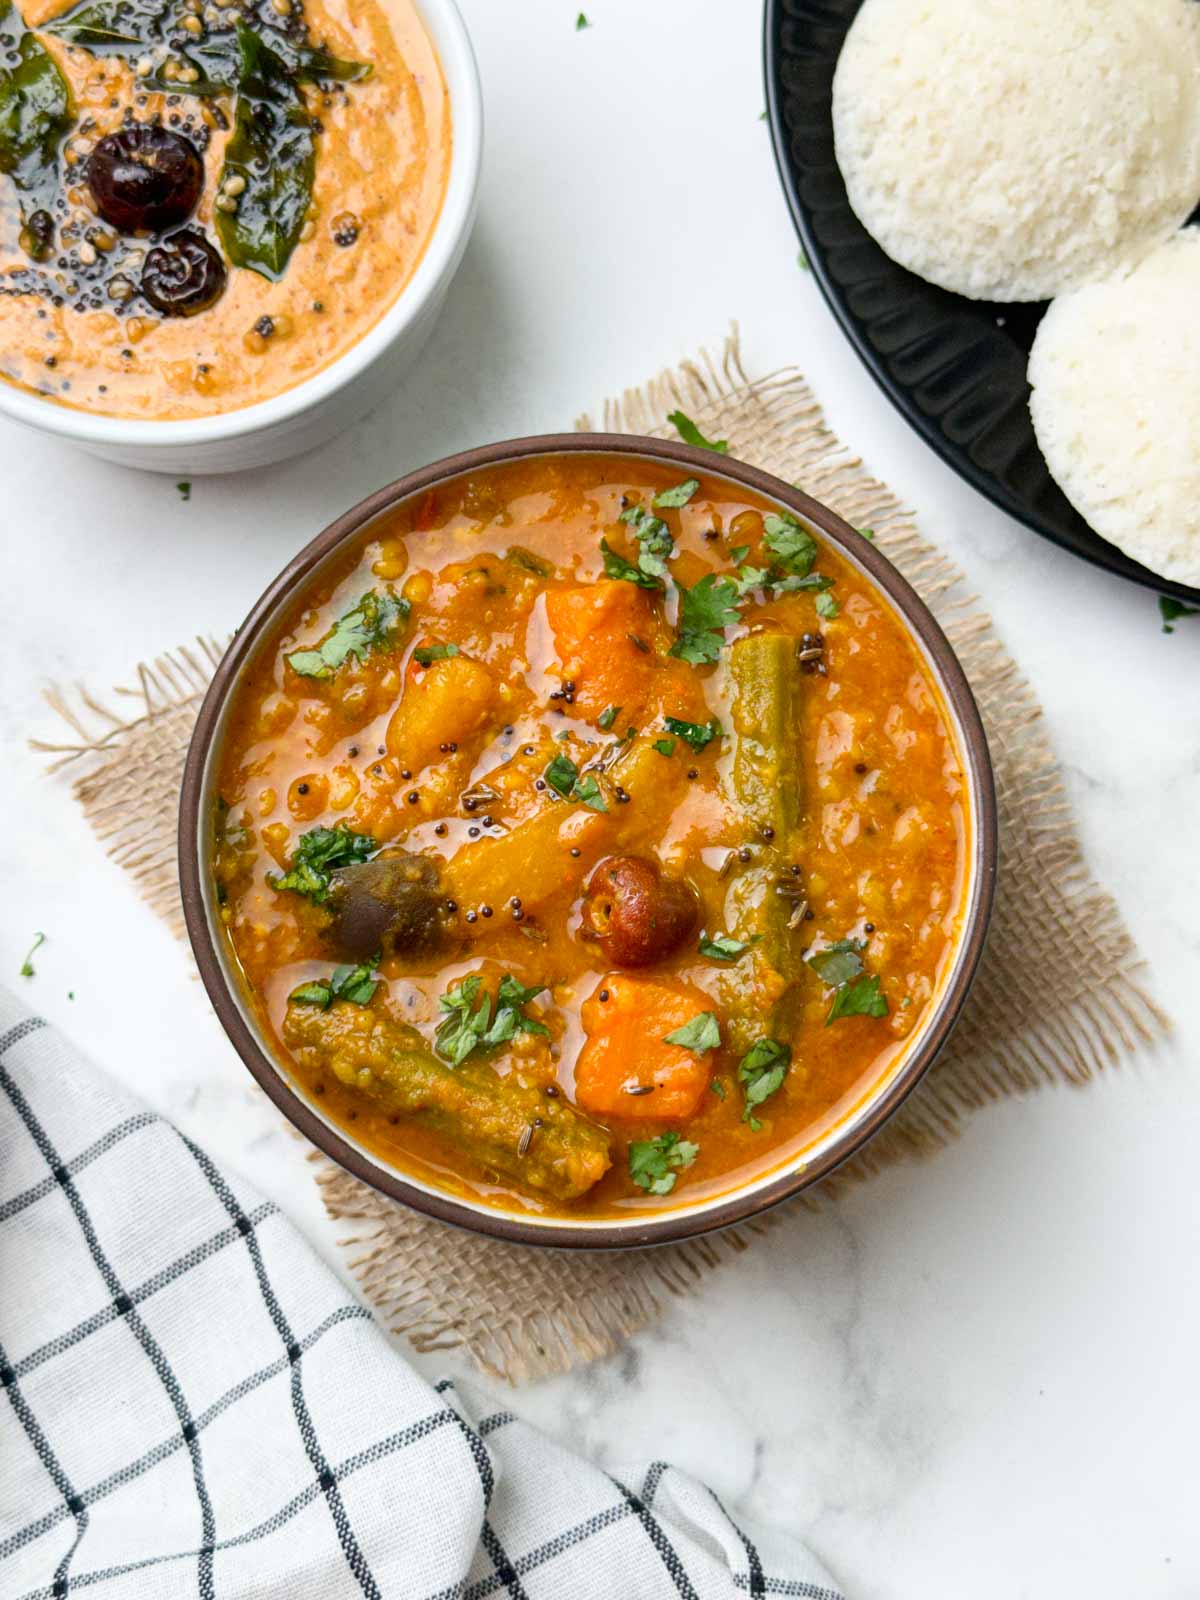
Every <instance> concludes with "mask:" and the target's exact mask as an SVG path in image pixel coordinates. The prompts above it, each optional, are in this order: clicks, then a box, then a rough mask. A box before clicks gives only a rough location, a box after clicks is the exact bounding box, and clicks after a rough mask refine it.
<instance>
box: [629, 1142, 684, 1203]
mask: <svg viewBox="0 0 1200 1600" xmlns="http://www.w3.org/2000/svg"><path fill="white" fill-rule="evenodd" d="M699 1154H700V1146H699V1145H698V1144H693V1143H692V1141H691V1140H690V1139H681V1138H680V1137H679V1135H678V1134H677V1133H660V1134H659V1136H658V1138H657V1139H635V1140H634V1141H633V1143H632V1144H631V1145H630V1146H629V1176H630V1177H631V1178H632V1179H633V1181H634V1183H636V1184H637V1186H638V1188H639V1189H645V1191H646V1193H647V1194H670V1192H671V1190H672V1189H673V1188H674V1187H675V1176H676V1172H677V1171H678V1170H679V1169H680V1168H682V1167H690V1166H691V1164H692V1162H693V1161H695V1159H696V1157H697V1156H698V1155H699Z"/></svg>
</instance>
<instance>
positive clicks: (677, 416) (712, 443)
mask: <svg viewBox="0 0 1200 1600" xmlns="http://www.w3.org/2000/svg"><path fill="white" fill-rule="evenodd" d="M667 421H668V422H669V423H670V424H671V426H672V427H673V428H674V429H675V432H676V433H677V434H678V435H679V437H680V438H681V439H682V440H683V442H684V444H692V445H695V446H696V447H697V448H698V449H700V450H715V451H716V452H717V454H718V455H721V456H723V455H725V454H726V453H727V452H728V450H729V440H728V439H706V438H705V437H704V435H703V434H702V433H701V432H700V429H699V428H698V427H697V426H696V424H695V423H694V422H693V421H692V419H691V417H689V416H687V415H685V414H684V412H682V411H672V412H670V413H669V414H668V416H667Z"/></svg>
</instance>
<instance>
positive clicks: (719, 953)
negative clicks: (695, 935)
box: [700, 933, 762, 961]
mask: <svg viewBox="0 0 1200 1600" xmlns="http://www.w3.org/2000/svg"><path fill="white" fill-rule="evenodd" d="M761 938H762V934H761V933H756V934H755V935H754V937H753V938H752V939H735V938H734V937H733V935H732V934H731V933H714V934H713V935H712V936H711V938H710V937H709V935H708V934H707V933H702V934H701V935H700V954H701V955H702V956H707V957H708V959H709V960H710V961H736V960H737V958H738V957H739V956H744V955H745V953H746V951H747V950H749V948H750V946H751V945H752V944H757V943H758V941H759V940H760V939H761Z"/></svg>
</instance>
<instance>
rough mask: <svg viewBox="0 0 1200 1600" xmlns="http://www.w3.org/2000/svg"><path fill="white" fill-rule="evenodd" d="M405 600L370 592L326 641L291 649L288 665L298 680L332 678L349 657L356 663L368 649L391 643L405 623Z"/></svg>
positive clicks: (406, 604) (342, 618)
mask: <svg viewBox="0 0 1200 1600" xmlns="http://www.w3.org/2000/svg"><path fill="white" fill-rule="evenodd" d="M410 609H411V608H410V606H409V603H408V601H407V600H403V599H401V598H400V597H399V596H397V595H394V594H376V593H375V591H374V590H370V591H369V592H368V593H367V594H365V595H363V597H362V599H361V600H360V601H359V602H358V604H357V605H356V606H355V607H354V609H353V611H347V612H346V614H345V616H344V617H340V618H339V619H338V621H337V622H336V623H335V624H334V627H333V631H332V632H331V633H330V634H329V636H328V638H326V639H324V640H322V642H321V643H320V644H319V645H317V646H316V647H315V648H313V649H311V650H294V651H293V652H292V654H291V655H290V656H288V658H287V662H288V666H289V667H291V669H292V671H293V672H295V673H298V674H299V676H300V677H302V678H332V677H333V674H334V673H335V672H336V671H337V669H338V668H339V667H340V666H341V665H342V663H343V661H345V660H346V659H347V658H348V657H349V656H355V657H356V658H357V659H358V660H359V661H362V660H364V659H365V657H366V656H367V655H369V654H370V652H371V651H372V650H383V649H386V648H387V647H388V646H390V645H391V644H393V643H394V642H395V639H396V636H397V635H398V634H399V632H400V630H401V628H402V627H403V626H404V624H405V622H406V621H407V620H408V613H409V610H410Z"/></svg>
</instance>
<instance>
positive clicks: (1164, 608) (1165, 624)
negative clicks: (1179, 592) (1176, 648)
mask: <svg viewBox="0 0 1200 1600" xmlns="http://www.w3.org/2000/svg"><path fill="white" fill-rule="evenodd" d="M1158 611H1159V615H1160V616H1161V617H1162V631H1163V632H1164V633H1174V632H1175V629H1174V627H1173V626H1172V624H1173V623H1175V622H1178V621H1179V619H1180V617H1200V608H1197V607H1196V606H1185V605H1184V604H1183V602H1182V601H1181V600H1172V599H1171V596H1170V595H1169V594H1160V595H1159V597H1158Z"/></svg>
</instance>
